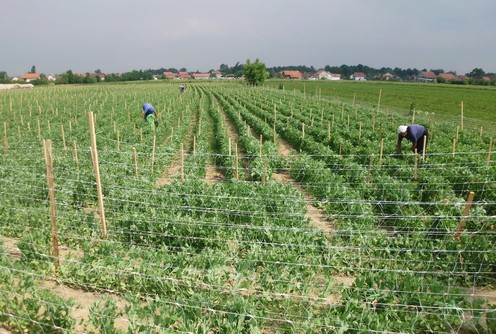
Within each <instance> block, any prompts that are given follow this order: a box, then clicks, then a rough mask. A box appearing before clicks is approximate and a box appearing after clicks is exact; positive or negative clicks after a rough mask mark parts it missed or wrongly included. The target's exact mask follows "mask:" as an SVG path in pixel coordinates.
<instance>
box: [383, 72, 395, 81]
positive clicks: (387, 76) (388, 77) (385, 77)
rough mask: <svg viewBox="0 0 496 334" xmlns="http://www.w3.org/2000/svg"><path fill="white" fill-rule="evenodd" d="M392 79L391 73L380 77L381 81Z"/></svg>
mask: <svg viewBox="0 0 496 334" xmlns="http://www.w3.org/2000/svg"><path fill="white" fill-rule="evenodd" d="M392 78H393V75H392V74H391V73H389V72H387V73H384V74H383V75H382V80H391V79H392Z"/></svg>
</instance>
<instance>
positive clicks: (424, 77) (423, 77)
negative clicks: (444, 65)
mask: <svg viewBox="0 0 496 334" xmlns="http://www.w3.org/2000/svg"><path fill="white" fill-rule="evenodd" d="M436 78H437V75H436V73H434V72H431V71H422V72H420V74H419V75H418V77H417V81H422V82H431V81H435V80H436Z"/></svg>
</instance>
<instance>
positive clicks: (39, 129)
mask: <svg viewBox="0 0 496 334" xmlns="http://www.w3.org/2000/svg"><path fill="white" fill-rule="evenodd" d="M36 121H37V122H38V140H39V141H40V142H41V125H40V119H39V118H36Z"/></svg>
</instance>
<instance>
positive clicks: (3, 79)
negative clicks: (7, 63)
mask: <svg viewBox="0 0 496 334" xmlns="http://www.w3.org/2000/svg"><path fill="white" fill-rule="evenodd" d="M9 82H10V79H9V76H8V75H7V72H5V71H0V83H9Z"/></svg>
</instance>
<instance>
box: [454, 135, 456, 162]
mask: <svg viewBox="0 0 496 334" xmlns="http://www.w3.org/2000/svg"><path fill="white" fill-rule="evenodd" d="M455 152H456V138H453V158H454V157H455Z"/></svg>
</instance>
